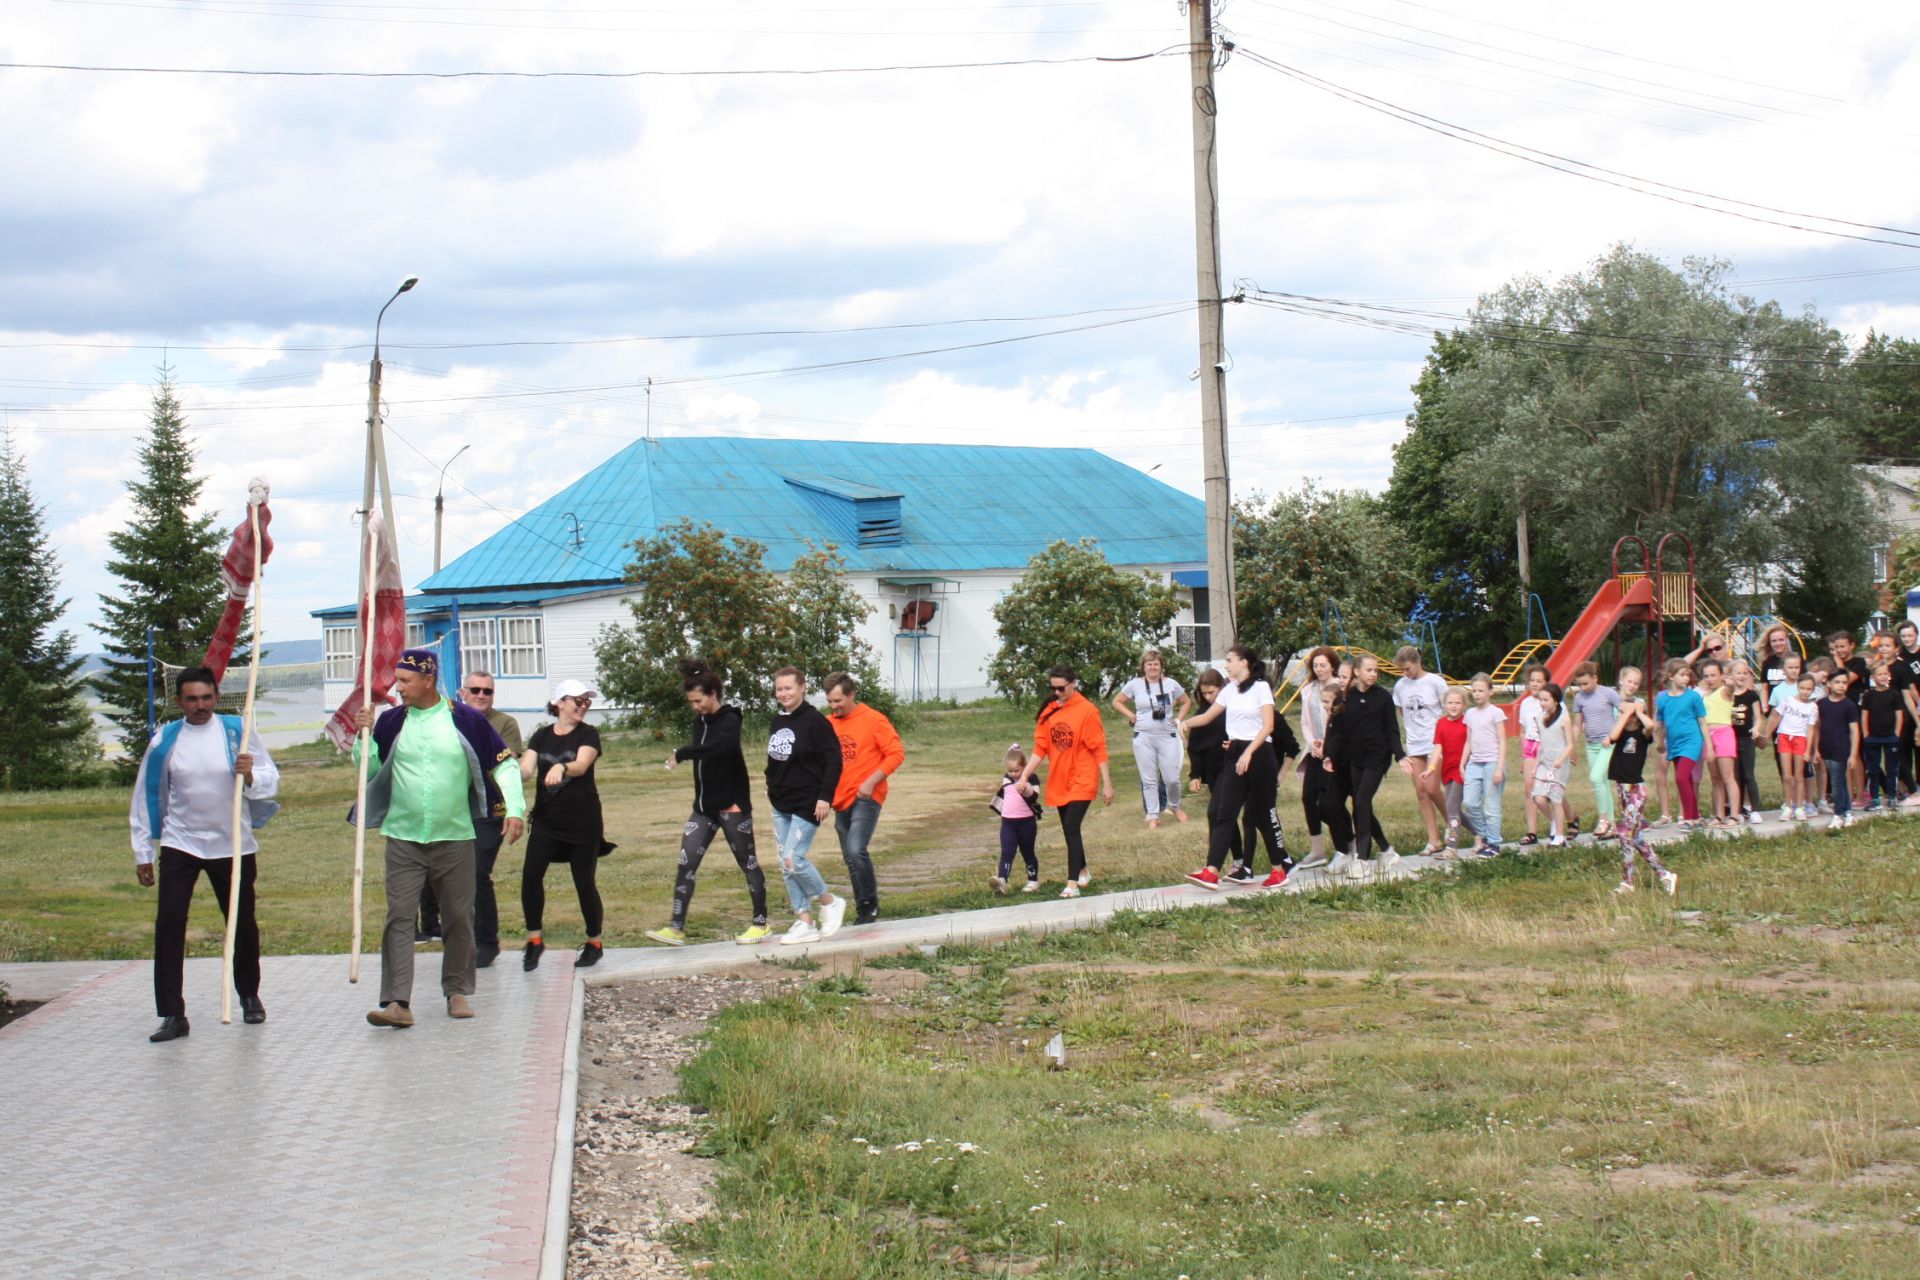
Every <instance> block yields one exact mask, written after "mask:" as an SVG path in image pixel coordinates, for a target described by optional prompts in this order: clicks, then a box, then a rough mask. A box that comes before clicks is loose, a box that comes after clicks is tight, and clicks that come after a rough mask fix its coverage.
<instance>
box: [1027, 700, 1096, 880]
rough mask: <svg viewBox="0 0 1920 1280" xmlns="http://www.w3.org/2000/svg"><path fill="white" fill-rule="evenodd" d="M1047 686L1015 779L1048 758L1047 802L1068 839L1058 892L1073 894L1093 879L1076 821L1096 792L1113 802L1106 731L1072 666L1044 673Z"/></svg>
mask: <svg viewBox="0 0 1920 1280" xmlns="http://www.w3.org/2000/svg"><path fill="white" fill-rule="evenodd" d="M1047 685H1048V687H1049V688H1051V689H1052V690H1053V701H1051V702H1049V703H1047V705H1046V706H1044V707H1042V708H1041V709H1040V717H1039V720H1038V721H1037V722H1036V723H1035V724H1034V726H1033V755H1032V756H1031V757H1030V758H1029V759H1028V760H1027V767H1026V768H1025V769H1023V770H1021V771H1020V778H1019V781H1021V782H1025V781H1026V780H1027V779H1029V778H1031V777H1032V776H1033V771H1034V770H1035V769H1037V768H1039V766H1040V762H1041V761H1042V760H1051V761H1052V762H1053V763H1052V764H1051V765H1050V766H1049V767H1048V769H1047V793H1046V795H1047V803H1048V804H1050V805H1052V806H1053V809H1054V812H1056V813H1058V814H1059V815H1060V833H1061V834H1062V835H1063V836H1065V837H1066V840H1067V887H1066V888H1064V889H1062V890H1061V891H1060V896H1061V897H1063V898H1077V897H1079V896H1080V891H1081V890H1082V889H1084V888H1086V887H1087V886H1088V885H1090V884H1092V883H1093V877H1092V876H1091V875H1089V874H1088V873H1087V846H1086V844H1085V843H1084V842H1083V841H1082V840H1081V839H1080V824H1081V822H1082V821H1084V820H1085V819H1086V816H1087V809H1088V808H1089V807H1090V806H1091V805H1092V804H1093V797H1094V793H1095V791H1096V790H1097V791H1098V792H1099V795H1100V800H1101V803H1103V804H1112V803H1113V775H1112V774H1111V773H1109V772H1108V769H1107V731H1106V728H1105V727H1104V726H1103V725H1102V724H1101V723H1100V708H1098V707H1096V706H1095V705H1094V704H1093V703H1091V702H1089V701H1087V699H1086V698H1084V697H1082V696H1081V694H1080V677H1079V674H1078V673H1077V672H1075V671H1074V669H1073V668H1072V667H1067V666H1059V667H1055V668H1053V669H1052V670H1051V671H1049V672H1047Z"/></svg>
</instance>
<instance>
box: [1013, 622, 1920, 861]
mask: <svg viewBox="0 0 1920 1280" xmlns="http://www.w3.org/2000/svg"><path fill="white" fill-rule="evenodd" d="M1826 644H1827V649H1828V652H1827V654H1825V655H1823V656H1820V657H1816V658H1813V659H1811V660H1808V659H1805V658H1803V656H1802V654H1801V653H1800V652H1799V651H1798V646H1797V644H1796V641H1795V638H1794V636H1793V634H1792V633H1791V632H1789V631H1788V630H1787V629H1786V628H1785V627H1775V628H1773V629H1772V630H1770V631H1768V632H1767V633H1766V634H1765V635H1763V636H1762V637H1761V641H1760V645H1759V653H1758V656H1757V657H1756V659H1755V661H1754V662H1751V663H1750V662H1748V661H1747V660H1745V659H1743V658H1735V657H1730V656H1729V654H1728V642H1727V640H1726V638H1725V637H1724V636H1722V635H1720V634H1718V633H1710V634H1708V635H1707V636H1706V637H1705V639H1704V640H1703V641H1702V643H1701V645H1700V646H1699V647H1698V648H1697V649H1695V650H1694V651H1693V652H1692V653H1689V654H1687V655H1686V656H1684V657H1680V658H1673V659H1669V660H1668V661H1667V662H1665V663H1664V664H1663V666H1662V668H1661V670H1660V672H1659V676H1660V681H1659V688H1658V690H1657V692H1655V694H1654V696H1653V697H1652V699H1651V701H1649V700H1648V698H1647V697H1645V696H1644V694H1643V686H1644V684H1645V673H1643V672H1642V671H1641V670H1640V669H1639V668H1638V667H1632V666H1627V667H1622V668H1621V670H1620V673H1619V680H1618V683H1617V685H1615V686H1612V687H1609V686H1607V685H1605V684H1603V683H1602V682H1601V680H1600V678H1599V672H1598V669H1597V667H1596V666H1595V664H1593V663H1591V662H1586V663H1581V664H1580V665H1579V666H1577V667H1575V668H1574V670H1573V677H1572V686H1571V688H1568V689H1562V688H1561V687H1560V686H1559V685H1557V684H1555V683H1553V682H1552V680H1551V679H1550V678H1549V673H1548V671H1547V669H1546V667H1544V666H1540V665H1534V666H1530V667H1528V668H1526V670H1525V671H1524V673H1523V676H1522V678H1523V680H1524V682H1525V693H1524V695H1523V697H1522V698H1521V699H1520V700H1519V705H1518V707H1517V709H1516V711H1515V717H1516V719H1517V720H1518V723H1519V729H1520V736H1521V739H1522V745H1521V770H1522V803H1523V805H1524V808H1525V818H1526V831H1525V834H1524V835H1523V836H1522V837H1521V838H1520V841H1519V843H1520V845H1521V846H1522V847H1527V846H1533V845H1537V844H1540V843H1541V834H1540V829H1541V825H1542V823H1543V822H1544V823H1545V825H1546V828H1547V838H1546V844H1547V846H1548V847H1552V848H1558V847H1561V846H1564V845H1565V844H1566V843H1567V842H1568V841H1569V839H1571V838H1572V837H1574V836H1577V835H1578V834H1579V833H1580V824H1579V819H1578V817H1576V816H1575V815H1574V813H1573V811H1572V808H1571V806H1570V805H1569V803H1568V799H1567V789H1568V786H1569V784H1570V783H1571V782H1572V780H1573V779H1574V777H1575V776H1577V775H1576V771H1577V770H1578V769H1580V768H1581V767H1582V766H1584V767H1585V769H1586V773H1587V778H1588V780H1589V782H1590V784H1591V785H1592V789H1593V796H1594V806H1595V809H1596V811H1597V812H1596V821H1595V825H1594V828H1593V832H1592V834H1593V835H1594V836H1595V837H1596V838H1598V839H1601V840H1612V839H1618V840H1619V842H1620V847H1621V880H1620V884H1619V886H1618V890H1617V891H1618V892H1622V893H1630V892H1632V891H1633V888H1634V878H1633V877H1634V869H1635V865H1636V860H1639V861H1644V862H1645V863H1646V865H1647V866H1648V868H1650V869H1651V870H1652V872H1653V873H1654V875H1655V876H1656V878H1657V880H1658V882H1659V884H1660V887H1661V888H1663V889H1664V890H1666V891H1667V892H1668V893H1669V894H1671V893H1672V892H1673V891H1674V887H1675V885H1676V884H1677V879H1676V877H1675V876H1674V874H1673V872H1671V871H1670V870H1668V869H1667V867H1666V866H1664V865H1663V864H1662V863H1661V861H1660V858H1659V855H1658V854H1657V853H1656V852H1655V851H1654V848H1653V846H1652V844H1650V843H1649V842H1648V840H1647V839H1646V834H1645V833H1646V829H1647V828H1648V827H1649V826H1651V825H1659V826H1665V825H1669V824H1671V823H1672V822H1673V821H1674V819H1673V817H1672V816H1671V815H1672V813H1673V809H1674V805H1673V803H1672V802H1673V801H1675V800H1677V801H1678V808H1679V811H1680V815H1681V817H1680V825H1681V826H1683V827H1697V828H1703V829H1704V828H1717V829H1725V830H1731V829H1737V828H1739V827H1740V826H1741V825H1742V824H1743V823H1758V822H1760V821H1761V815H1762V812H1763V809H1764V807H1765V806H1763V804H1762V801H1761V799H1760V787H1759V783H1758V778H1757V770H1756V761H1757V759H1758V757H1759V754H1760V751H1761V749H1762V748H1763V747H1764V746H1769V745H1770V746H1771V747H1772V748H1773V750H1774V756H1775V762H1776V766H1777V769H1778V773H1779V777H1780V780H1781V787H1782V792H1783V797H1782V803H1781V807H1780V811H1779V816H1780V817H1781V818H1782V819H1784V820H1789V821H1807V820H1810V819H1812V818H1814V817H1815V816H1816V813H1826V814H1830V815H1831V821H1830V823H1829V826H1830V828H1834V829H1837V828H1840V827H1844V826H1850V825H1852V823H1853V822H1854V819H1855V812H1856V810H1858V809H1861V808H1865V809H1866V810H1868V811H1869V812H1871V811H1873V810H1876V809H1879V808H1882V807H1884V806H1890V805H1893V804H1896V803H1902V802H1907V801H1909V800H1910V799H1911V800H1912V801H1913V802H1914V803H1920V791H1916V789H1915V780H1914V779H1915V769H1916V764H1920V747H1917V746H1916V735H1915V732H1914V728H1915V723H1916V721H1917V720H1920V627H1916V626H1915V624H1914V623H1912V622H1905V623H1902V624H1901V626H1900V627H1899V629H1898V630H1897V631H1895V632H1888V631H1882V632H1880V633H1878V634H1876V635H1875V636H1874V637H1873V641H1872V648H1871V655H1872V656H1871V658H1866V657H1862V656H1860V655H1858V654H1856V653H1855V652H1854V649H1855V646H1854V642H1853V638H1852V637H1851V636H1850V635H1848V634H1847V633H1845V632H1836V633H1835V634H1833V635H1831V636H1829V637H1827V641H1826ZM1249 658H1250V655H1248V654H1246V653H1245V651H1242V650H1236V654H1235V660H1236V663H1237V665H1235V666H1234V668H1233V669H1232V670H1231V671H1230V672H1229V674H1228V675H1227V676H1222V675H1220V673H1218V672H1215V671H1211V670H1209V671H1205V672H1203V673H1202V677H1201V679H1200V681H1199V682H1198V683H1199V687H1198V689H1197V690H1196V693H1197V695H1198V700H1199V704H1200V708H1201V709H1200V711H1199V712H1198V714H1196V715H1195V716H1193V717H1189V718H1187V719H1183V720H1181V721H1180V730H1181V732H1182V733H1183V734H1185V735H1186V736H1187V738H1188V753H1189V759H1190V768H1191V774H1192V780H1191V782H1190V784H1189V785H1190V788H1191V790H1192V791H1194V792H1198V791H1200V790H1201V789H1202V787H1203V786H1204V787H1206V788H1208V790H1209V791H1210V792H1211V793H1212V802H1211V804H1210V806H1209V817H1210V819H1211V824H1210V825H1211V827H1212V835H1213V837H1214V838H1213V839H1211V840H1210V842H1209V845H1210V848H1209V857H1208V865H1207V866H1206V867H1205V868H1202V869H1201V870H1200V871H1197V872H1194V873H1193V874H1192V875H1190V876H1189V877H1188V878H1189V879H1192V880H1194V881H1196V882H1197V883H1202V884H1206V885H1208V886H1209V887H1216V886H1218V885H1219V884H1221V883H1222V882H1223V881H1224V882H1228V883H1248V884H1252V883H1266V884H1269V885H1273V884H1278V883H1282V882H1284V880H1285V879H1286V873H1287V871H1288V870H1290V869H1292V868H1293V865H1294V864H1293V862H1292V860H1291V859H1290V858H1289V857H1288V856H1287V854H1286V851H1285V845H1284V842H1283V840H1282V838H1281V835H1280V824H1279V818H1278V813H1277V810H1276V808H1275V807H1274V805H1275V801H1274V796H1275V788H1276V787H1277V783H1278V779H1279V777H1280V776H1281V775H1283V774H1284V773H1285V771H1286V769H1287V766H1288V764H1289V762H1290V761H1294V762H1295V764H1294V768H1295V770H1296V772H1297V773H1298V774H1299V777H1300V780H1301V804H1302V808H1303V810H1304V813H1305V817H1306V823H1307V829H1308V831H1309V833H1310V835H1311V837H1312V841H1313V848H1312V852H1311V854H1310V855H1309V857H1308V859H1307V860H1306V861H1303V862H1302V863H1300V864H1299V865H1300V868H1301V869H1311V868H1314V867H1322V866H1324V867H1326V868H1327V869H1328V870H1329V872H1330V873H1332V874H1336V875H1337V874H1342V873H1344V874H1347V875H1351V876H1356V877H1358V876H1363V875H1367V874H1371V873H1373V872H1374V871H1375V870H1377V869H1381V868H1387V867H1391V865H1392V864H1393V862H1394V861H1395V860H1397V858H1398V854H1397V852H1396V851H1395V850H1394V849H1393V847H1392V846H1391V845H1390V844H1389V843H1388V842H1387V840H1386V837H1385V835H1384V833H1382V832H1381V830H1380V825H1379V822H1378V820H1377V819H1376V818H1375V816H1374V814H1373V800H1374V795H1375V793H1376V791H1377V790H1378V788H1379V785H1380V783H1381V781H1382V780H1383V778H1384V777H1385V776H1386V774H1387V773H1388V772H1390V771H1391V769H1392V767H1393V765H1394V763H1395V762H1399V763H1400V764H1401V765H1402V767H1403V768H1404V769H1405V770H1406V772H1407V773H1408V775H1409V777H1410V778H1411V779H1412V780H1413V784H1414V790H1415V794H1416V796H1417V797H1418V798H1419V800H1420V804H1421V809H1422V816H1423V818H1424V820H1425V821H1426V823H1427V829H1428V843H1427V847H1426V848H1425V849H1423V850H1422V852H1423V853H1425V854H1428V855H1430V856H1434V857H1439V858H1449V857H1453V856H1456V854H1457V853H1458V852H1464V853H1465V854H1467V855H1468V856H1475V857H1482V858H1490V857H1493V856H1495V855H1496V853H1497V852H1498V850H1499V847H1500V845H1501V844H1502V842H1503V839H1502V832H1503V820H1504V814H1503V813H1502V797H1503V793H1504V790H1505V785H1506V771H1507V752H1506V737H1507V732H1508V712H1507V709H1506V708H1504V707H1502V706H1497V705H1495V704H1494V702H1493V695H1494V688H1493V681H1492V678H1491V677H1490V676H1488V675H1487V674H1485V673H1480V674H1477V675H1475V676H1474V677H1473V678H1472V680H1471V681H1469V682H1468V684H1467V685H1466V686H1465V687H1464V688H1463V687H1461V686H1458V685H1452V686H1449V685H1447V684H1446V683H1445V682H1444V681H1442V680H1441V679H1440V678H1439V677H1437V676H1432V675H1428V674H1427V673H1425V672H1424V671H1422V670H1421V668H1420V666H1419V661H1418V655H1417V652H1414V651H1411V650H1403V651H1402V653H1401V654H1400V655H1399V659H1400V661H1401V665H1402V667H1403V671H1404V674H1403V676H1402V677H1401V679H1400V680H1398V681H1397V682H1396V683H1395V685H1394V686H1393V688H1392V690H1391V691H1390V692H1389V691H1387V690H1382V689H1379V688H1377V686H1376V683H1375V682H1376V681H1377V679H1378V676H1379V669H1378V663H1377V661H1376V660H1375V659H1373V658H1372V657H1371V656H1367V655H1363V656H1362V657H1361V658H1360V659H1359V660H1358V661H1357V662H1348V661H1342V660H1341V659H1340V658H1339V657H1338V655H1337V654H1335V653H1334V652H1333V651H1332V650H1328V649H1319V650H1315V651H1314V652H1313V653H1312V654H1310V655H1309V656H1308V658H1307V662H1306V669H1305V671H1304V673H1303V676H1304V678H1303V680H1302V691H1301V713H1300V715H1301V728H1302V731H1303V736H1304V739H1305V748H1304V750H1303V749H1302V747H1301V744H1300V743H1299V742H1298V741H1296V740H1295V738H1294V735H1293V733H1292V731H1291V729H1290V728H1289V727H1288V726H1287V723H1286V721H1285V719H1284V718H1281V717H1279V716H1277V715H1275V714H1274V713H1273V712H1271V711H1270V710H1268V708H1271V707H1272V706H1273V701H1272V695H1271V691H1270V690H1269V688H1268V686H1267V684H1266V682H1265V680H1264V679H1263V678H1261V677H1263V676H1264V670H1262V669H1260V668H1259V667H1258V664H1257V659H1254V660H1252V662H1249ZM1249 677H1251V678H1249ZM1223 694H1225V698H1224V700H1223V699H1222V695H1223ZM1242 701H1245V702H1246V704H1247V705H1246V707H1245V708H1244V710H1243V709H1242V708H1241V706H1240V705H1239V704H1240V703H1241V702H1242ZM1226 703H1232V704H1234V705H1233V706H1232V707H1231V708H1229V707H1228V706H1226V705H1225V704H1226ZM1116 705H1118V703H1116ZM1396 708H1397V709H1398V710H1399V712H1400V718H1403V719H1404V723H1405V736H1404V739H1403V737H1402V733H1401V723H1400V718H1396V716H1395V709H1396ZM1123 709H1124V708H1123ZM1230 711H1240V712H1241V714H1240V715H1239V716H1237V717H1236V716H1233V715H1231V714H1223V713H1228V712H1230ZM1269 717H1270V718H1269ZM1229 720H1232V721H1233V727H1232V730H1231V731H1229V730H1228V728H1227V722H1228V721H1229ZM1583 751H1584V755H1583V754H1582V752H1583ZM1649 762H1651V763H1652V765H1653V771H1654V776H1653V779H1652V785H1653V788H1654V790H1655V792H1656V793H1657V796H1658V800H1659V817H1658V819H1657V821H1654V822H1650V821H1649V820H1648V817H1647V812H1646V810H1647V798H1648V779H1647V776H1646V773H1647V767H1648V764H1649ZM1021 763H1023V762H1020V761H1016V760H1015V758H1014V754H1013V753H1010V754H1009V758H1008V778H1009V779H1011V778H1012V777H1013V776H1014V775H1015V774H1017V773H1018V771H1019V768H1020V764H1021ZM1250 767H1252V768H1253V769H1254V770H1255V772H1256V773H1258V774H1259V775H1260V776H1259V777H1258V778H1255V779H1251V780H1249V779H1247V777H1246V775H1247V773H1248V770H1249V768H1250ZM1268 774H1271V775H1273V776H1272V777H1271V778H1269V777H1267V776H1266V775H1268ZM1703 784H1704V791H1705V795H1706V800H1707V805H1706V811H1705V813H1704V814H1703V812H1702V807H1701V797H1702V791H1703ZM1169 791H1170V792H1171V794H1172V795H1173V796H1175V797H1177V795H1178V791H1177V775H1176V782H1175V785H1174V786H1173V787H1171V788H1169ZM1003 794H1004V790H1003ZM1007 799H1009V800H1010V801H1012V802H1013V803H1012V804H1011V806H1010V807H1012V808H1015V809H1017V808H1018V807H1019V805H1018V797H1017V796H1011V797H1007ZM1175 805H1176V807H1177V800H1176V801H1175ZM1157 810H1158V806H1154V805H1151V804H1150V805H1149V807H1148V812H1149V818H1150V819H1152V818H1154V817H1156V816H1157ZM1181 816H1182V818H1183V820H1184V815H1181ZM1023 819H1024V821H1023ZM1030 821H1031V819H1030V818H1026V815H1024V814H1003V816H1002V823H1003V837H1002V839H1003V854H1002V861H1001V867H1000V878H1001V879H1002V881H1004V877H1005V876H1006V875H1007V874H1008V872H1009V870H1010V864H1011V859H1012V854H1013V852H1014V851H1015V850H1016V849H1018V850H1019V851H1020V852H1021V853H1022V854H1024V855H1025V856H1026V857H1027V858H1028V860H1029V861H1028V866H1029V868H1030V874H1032V871H1031V869H1032V868H1033V867H1034V865H1035V864H1034V862H1033V861H1032V852H1031V850H1032V845H1031V837H1030V836H1027V837H1026V838H1025V839H1024V840H1022V839H1020V838H1019V837H1020V836H1021V835H1024V830H1008V829H1007V828H1015V827H1018V828H1024V827H1025V825H1026V822H1030ZM1442 821H1444V834H1442V832H1441V829H1440V823H1441V822H1442ZM1256 834H1257V835H1258V837H1259V838H1260V839H1261V840H1262V841H1263V842H1264V843H1265V844H1266V845H1267V846H1268V849H1267V852H1268V856H1269V859H1270V861H1271V862H1272V871H1271V872H1270V874H1269V876H1268V877H1267V879H1266V880H1265V881H1264V882H1262V881H1257V880H1256V879H1255V873H1254V871H1253V868H1252V865H1251V864H1252V857H1253V846H1254V840H1255V838H1256ZM1329 837H1331V840H1332V849H1331V851H1329V850H1328V848H1327V844H1326V842H1327V839H1328V838H1329ZM1468 837H1471V839H1472V844H1471V846H1468V847H1466V848H1464V849H1463V848H1462V846H1463V845H1464V844H1465V841H1466V839H1467V838H1468ZM1375 848H1378V850H1379V856H1378V858H1377V859H1374V858H1372V854H1373V851H1374V849H1375ZM1228 855H1231V857H1232V860H1233V869H1232V870H1231V871H1226V870H1225V859H1226V857H1227V856H1228ZM1223 873H1224V874H1223Z"/></svg>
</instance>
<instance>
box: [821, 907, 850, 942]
mask: <svg viewBox="0 0 1920 1280" xmlns="http://www.w3.org/2000/svg"><path fill="white" fill-rule="evenodd" d="M846 918H847V900H846V899H845V898H841V897H836V898H834V900H833V901H832V902H828V903H824V904H822V906H821V908H820V936H821V937H823V938H831V937H832V936H833V935H834V934H836V933H838V932H840V922H841V921H842V920H845V919H846Z"/></svg>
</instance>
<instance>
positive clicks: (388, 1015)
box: [367, 1000, 413, 1027]
mask: <svg viewBox="0 0 1920 1280" xmlns="http://www.w3.org/2000/svg"><path fill="white" fill-rule="evenodd" d="M367 1021H368V1022H371V1023H372V1024H373V1025H374V1026H376V1027H410V1026H412V1025H413V1010H411V1009H409V1008H407V1006H405V1005H403V1004H401V1003H400V1002H399V1001H397V1000H395V1001H392V1002H390V1003H388V1004H383V1005H381V1006H380V1007H379V1008H378V1009H375V1010H373V1011H372V1012H370V1013H368V1014H367Z"/></svg>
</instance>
